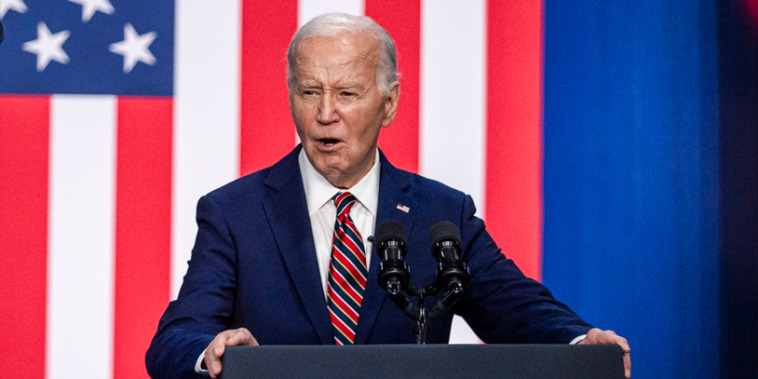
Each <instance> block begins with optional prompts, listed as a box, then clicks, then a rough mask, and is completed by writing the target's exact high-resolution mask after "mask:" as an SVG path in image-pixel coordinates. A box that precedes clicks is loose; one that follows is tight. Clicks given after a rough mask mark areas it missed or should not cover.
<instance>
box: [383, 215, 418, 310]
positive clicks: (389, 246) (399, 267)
mask: <svg viewBox="0 0 758 379" xmlns="http://www.w3.org/2000/svg"><path fill="white" fill-rule="evenodd" d="M374 240H376V241H378V244H376V245H375V246H376V253H377V255H379V258H380V259H381V262H380V263H379V273H378V275H377V280H378V282H379V286H380V287H381V288H382V289H384V290H385V291H387V292H388V293H390V294H391V295H396V294H398V293H400V290H404V289H406V288H408V282H409V281H410V276H411V275H410V272H409V271H408V264H407V263H406V262H405V256H406V254H407V247H406V240H405V228H403V226H402V225H400V223H398V222H397V221H393V220H389V221H386V222H384V223H383V224H381V225H379V227H378V228H376V236H375V238H374Z"/></svg>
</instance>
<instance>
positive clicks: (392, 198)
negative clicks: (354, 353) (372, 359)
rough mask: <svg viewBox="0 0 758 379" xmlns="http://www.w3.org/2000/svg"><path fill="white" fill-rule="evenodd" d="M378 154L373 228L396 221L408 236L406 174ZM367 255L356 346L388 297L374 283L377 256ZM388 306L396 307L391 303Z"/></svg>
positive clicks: (410, 209)
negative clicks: (379, 167) (377, 197)
mask: <svg viewBox="0 0 758 379" xmlns="http://www.w3.org/2000/svg"><path fill="white" fill-rule="evenodd" d="M379 153H380V159H381V162H382V167H381V174H380V177H379V202H378V205H377V215H376V226H379V225H381V224H382V223H384V222H385V221H388V220H395V221H397V222H399V223H400V224H401V225H403V227H404V228H405V230H406V233H408V234H409V235H410V233H411V232H412V228H413V220H414V219H415V214H414V212H413V211H414V208H415V203H414V202H413V201H412V200H411V199H410V197H409V196H408V187H409V185H410V180H409V174H408V173H406V172H403V171H400V170H398V169H396V168H395V167H393V166H392V165H391V164H390V163H389V162H388V161H387V158H385V156H384V154H383V153H381V151H380V152H379ZM370 253H371V254H372V256H371V267H369V272H368V283H367V284H366V291H365V294H364V299H363V304H362V305H361V315H360V318H359V319H358V330H357V331H356V335H355V343H356V344H364V343H366V341H367V340H368V337H369V336H370V335H371V331H372V329H373V327H374V323H375V322H376V317H377V315H378V314H379V311H380V310H381V308H382V306H383V304H384V302H385V299H386V298H387V296H386V294H385V292H384V290H383V289H382V288H380V287H379V284H377V281H376V277H377V272H378V270H379V262H380V259H379V256H378V255H377V254H376V249H375V248H373V249H372V251H371V252H370ZM391 306H395V305H394V304H391Z"/></svg>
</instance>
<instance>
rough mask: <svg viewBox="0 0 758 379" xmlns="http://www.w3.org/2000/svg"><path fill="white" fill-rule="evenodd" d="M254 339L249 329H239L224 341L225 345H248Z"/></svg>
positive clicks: (233, 331)
mask: <svg viewBox="0 0 758 379" xmlns="http://www.w3.org/2000/svg"><path fill="white" fill-rule="evenodd" d="M252 338H253V336H252V334H250V332H249V331H248V330H247V329H245V328H239V329H235V330H232V331H231V333H230V334H229V337H228V338H227V339H226V340H225V341H224V345H226V346H234V345H246V344H248V341H250V340H251V339H252Z"/></svg>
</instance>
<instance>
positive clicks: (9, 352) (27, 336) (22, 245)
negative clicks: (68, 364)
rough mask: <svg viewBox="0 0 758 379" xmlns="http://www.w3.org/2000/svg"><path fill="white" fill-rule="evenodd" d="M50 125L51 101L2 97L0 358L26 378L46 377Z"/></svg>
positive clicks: (7, 367) (9, 368)
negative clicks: (0, 338) (0, 318)
mask: <svg viewBox="0 0 758 379" xmlns="http://www.w3.org/2000/svg"><path fill="white" fill-rule="evenodd" d="M49 125H50V99H49V97H40V96H18V97H14V96H4V95H2V96H0V144H1V145H0V246H2V253H0V317H2V321H1V322H0V335H2V336H3V340H4V341H5V342H4V343H3V348H2V349H0V356H2V361H3V362H6V363H5V364H4V365H3V366H5V370H4V371H6V372H8V373H10V372H13V371H15V372H17V373H23V374H22V376H23V377H26V378H44V377H45V331H46V318H47V315H46V294H47V238H48V235H47V221H48V219H47V217H48V216H47V214H48V174H49V163H48V157H49V133H50V128H49ZM13 367H15V369H14V368H13ZM9 370H10V371H9Z"/></svg>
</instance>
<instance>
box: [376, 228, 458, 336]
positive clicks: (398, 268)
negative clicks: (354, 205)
mask: <svg viewBox="0 0 758 379" xmlns="http://www.w3.org/2000/svg"><path fill="white" fill-rule="evenodd" d="M430 239H431V242H432V256H433V257H434V258H435V259H436V260H437V261H438V262H439V265H438V267H437V270H436V280H435V281H434V282H431V283H429V284H427V285H426V286H423V287H418V286H416V285H415V284H411V283H410V270H409V268H408V264H407V263H406V262H405V255H406V242H405V229H404V228H403V227H402V225H400V224H399V223H397V222H396V221H391V220H390V221H387V222H385V223H383V224H382V225H380V226H379V227H378V228H377V232H376V236H375V237H369V240H370V241H371V242H373V243H374V246H375V247H376V251H377V254H378V255H379V258H380V259H381V262H380V264H379V272H378V273H377V281H378V283H379V286H380V287H382V288H383V289H384V290H385V291H386V292H387V296H388V297H389V298H390V300H392V302H394V303H395V305H397V306H398V308H400V310H401V311H402V312H403V314H405V315H406V316H408V317H410V318H411V319H412V320H413V321H415V325H414V333H415V334H416V342H417V343H418V344H426V334H427V328H428V325H429V321H431V320H432V319H434V318H436V317H438V316H440V315H442V314H444V313H445V312H447V311H448V310H449V309H450V308H452V307H453V305H455V303H457V302H458V300H460V298H461V297H463V288H464V287H465V286H466V285H467V284H468V280H469V272H468V267H467V266H466V263H465V262H463V261H462V260H461V259H460V255H461V242H460V233H459V231H458V228H457V227H456V226H455V225H454V224H453V223H451V222H447V221H443V222H440V223H438V224H437V225H435V226H434V227H433V228H432V232H431V238H430ZM377 241H378V242H377ZM403 292H405V293H406V294H408V295H410V296H413V297H416V298H417V299H418V300H417V305H415V306H414V305H413V303H411V301H410V300H409V299H408V297H406V296H405V295H404V294H403ZM440 292H444V293H443V295H442V296H441V297H440V298H439V300H437V303H436V304H435V306H434V307H433V308H432V310H431V311H428V310H427V309H426V306H425V304H424V303H425V300H426V298H427V297H430V296H434V295H437V294H439V293H440Z"/></svg>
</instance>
